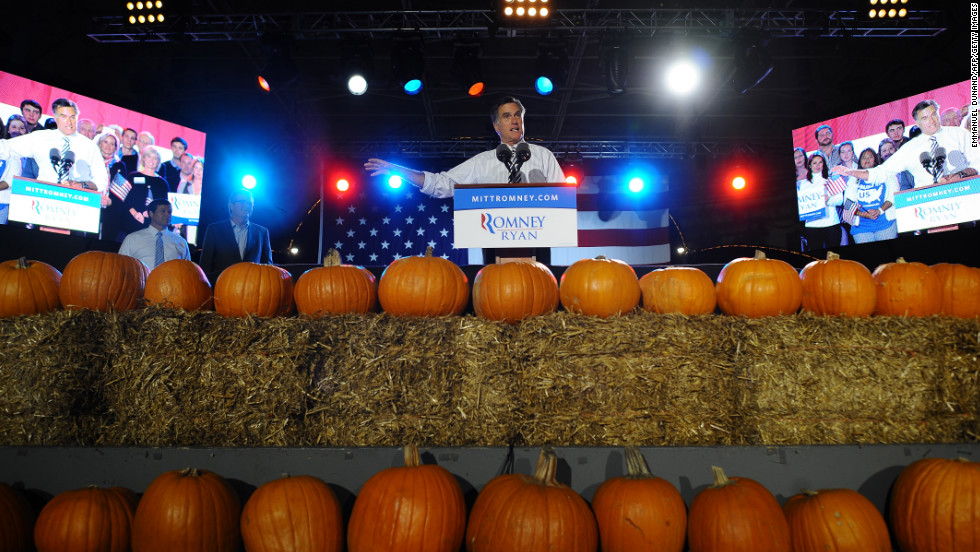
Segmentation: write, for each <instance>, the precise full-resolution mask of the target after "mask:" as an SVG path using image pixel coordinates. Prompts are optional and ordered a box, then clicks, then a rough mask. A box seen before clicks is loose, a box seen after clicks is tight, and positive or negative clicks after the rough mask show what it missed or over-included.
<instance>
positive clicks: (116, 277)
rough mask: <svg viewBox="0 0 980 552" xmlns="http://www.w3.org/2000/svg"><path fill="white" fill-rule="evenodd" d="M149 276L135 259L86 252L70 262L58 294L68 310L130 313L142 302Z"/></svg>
mask: <svg viewBox="0 0 980 552" xmlns="http://www.w3.org/2000/svg"><path fill="white" fill-rule="evenodd" d="M149 273H150V271H149V270H148V269H147V268H146V265H144V264H143V263H141V262H140V261H139V260H137V259H134V258H133V257H128V256H126V255H120V254H118V253H106V252H103V251H86V252H85V253H81V254H79V255H77V256H76V257H75V258H74V259H72V260H71V261H68V265H67V266H65V273H64V274H63V275H62V277H61V285H60V286H59V288H58V294H59V296H60V297H61V304H62V305H64V307H65V308H68V309H74V308H84V309H92V310H97V311H104V312H107V311H109V310H117V311H125V310H131V309H134V308H136V307H137V306H139V304H140V303H141V302H142V301H143V290H144V288H145V286H146V277H147V276H148V275H149Z"/></svg>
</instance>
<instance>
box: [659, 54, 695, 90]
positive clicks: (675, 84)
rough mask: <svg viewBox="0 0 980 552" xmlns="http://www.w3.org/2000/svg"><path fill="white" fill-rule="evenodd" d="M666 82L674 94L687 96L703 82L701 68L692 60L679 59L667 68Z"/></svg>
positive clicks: (668, 88)
mask: <svg viewBox="0 0 980 552" xmlns="http://www.w3.org/2000/svg"><path fill="white" fill-rule="evenodd" d="M664 82H665V84H666V85H667V90H669V91H670V92H672V93H673V94H675V95H677V96H686V95H688V94H690V93H692V92H694V91H695V90H696V89H697V87H698V85H699V84H701V69H699V68H698V66H697V65H695V64H694V63H692V62H690V61H678V62H676V63H674V64H673V65H672V66H670V68H668V69H667V74H666V77H665V81H664Z"/></svg>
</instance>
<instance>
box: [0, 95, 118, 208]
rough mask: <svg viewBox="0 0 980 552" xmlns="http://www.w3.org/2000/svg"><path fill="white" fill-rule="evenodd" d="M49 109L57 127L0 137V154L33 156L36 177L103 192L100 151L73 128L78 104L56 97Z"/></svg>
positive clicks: (104, 174) (105, 184)
mask: <svg viewBox="0 0 980 552" xmlns="http://www.w3.org/2000/svg"><path fill="white" fill-rule="evenodd" d="M51 111H52V112H54V120H55V123H56V124H57V126H58V128H56V129H50V130H38V131H35V132H31V133H29V134H24V135H23V136H18V137H16V138H11V139H9V140H0V157H3V156H5V155H10V154H13V155H16V156H19V157H30V158H32V159H34V161H35V162H36V163H37V166H38V175H37V179H38V180H40V181H42V182H50V183H56V184H64V185H67V186H71V187H73V188H83V189H89V190H98V191H100V192H104V191H105V190H106V189H107V188H108V187H109V173H108V171H106V168H105V162H104V161H103V159H102V153H101V152H100V151H99V147H98V146H97V145H96V144H95V142H93V141H92V140H89V139H88V138H86V137H85V136H83V135H81V134H79V133H77V132H75V131H76V129H77V126H78V106H77V105H75V102H73V101H71V100H69V99H66V98H58V99H57V100H55V101H54V103H53V104H52V105H51Z"/></svg>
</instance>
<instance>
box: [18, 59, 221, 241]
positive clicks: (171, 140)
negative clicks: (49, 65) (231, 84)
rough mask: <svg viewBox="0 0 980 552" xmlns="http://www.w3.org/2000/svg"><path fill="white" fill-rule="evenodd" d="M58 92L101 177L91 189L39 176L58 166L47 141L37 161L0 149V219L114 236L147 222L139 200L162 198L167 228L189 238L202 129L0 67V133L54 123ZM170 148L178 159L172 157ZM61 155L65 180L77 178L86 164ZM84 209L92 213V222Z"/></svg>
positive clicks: (196, 213) (200, 182)
mask: <svg viewBox="0 0 980 552" xmlns="http://www.w3.org/2000/svg"><path fill="white" fill-rule="evenodd" d="M59 98H66V99H68V100H71V101H73V102H74V103H75V104H76V105H77V106H78V119H77V131H76V134H78V135H81V136H85V137H86V138H88V139H90V140H92V141H93V142H95V144H96V145H97V147H98V150H99V153H100V155H101V159H100V160H99V161H101V162H102V163H104V164H105V168H106V172H107V173H108V176H109V179H108V184H107V185H106V186H105V189H104V190H101V191H100V192H98V193H76V191H74V190H72V189H70V188H64V187H63V186H60V185H59V184H58V183H56V182H50V181H49V180H51V179H50V178H49V179H44V178H41V177H42V176H45V174H47V175H50V174H52V173H51V171H47V173H45V171H44V170H42V167H41V166H39V165H44V164H47V163H50V164H51V165H52V167H58V168H64V167H65V166H66V164H65V162H64V160H63V159H61V157H60V153H58V152H56V151H54V148H52V151H51V152H50V155H51V159H50V161H49V160H48V159H47V156H44V158H43V159H41V160H40V161H39V160H38V159H37V157H36V156H35V157H33V158H32V157H30V156H25V157H21V156H17V155H14V154H10V155H7V156H6V158H4V156H3V155H2V154H0V181H2V182H4V183H5V184H6V185H4V184H0V188H3V189H0V224H9V225H20V226H26V227H28V228H35V229H37V230H39V231H49V232H57V233H62V234H69V233H84V235H86V236H97V237H98V238H100V239H103V240H109V241H115V242H121V241H122V240H123V238H125V236H126V235H127V234H129V233H131V232H134V231H136V230H139V229H141V228H145V227H146V226H148V225H149V222H150V221H149V216H148V214H147V212H146V206H147V205H148V204H149V202H150V201H152V200H153V199H169V200H170V203H171V204H172V205H173V219H172V221H171V224H173V227H174V231H177V232H179V233H180V234H181V235H182V236H184V237H185V238H186V239H187V241H188V242H190V243H197V234H198V232H197V228H198V224H199V220H200V208H201V192H202V190H203V187H204V167H205V154H204V152H205V138H206V136H205V133H204V132H201V131H199V130H194V129H192V128H188V127H185V126H181V125H178V124H175V123H171V122H168V121H164V120H161V119H157V118H155V117H151V116H149V115H146V114H143V113H138V112H136V111H132V110H129V109H125V108H122V107H119V106H116V105H112V104H110V103H107V102H103V101H100V100H96V99H93V98H89V97H86V96H83V95H81V94H76V93H74V92H71V91H69V90H64V89H62V88H57V87H55V86H51V85H48V84H44V83H40V82H37V81H33V80H30V79H26V78H23V77H19V76H17V75H12V74H10V73H5V72H3V71H0V117H2V122H3V136H2V137H3V138H7V139H11V140H15V139H16V137H18V136H21V135H23V134H25V133H29V132H34V131H36V130H43V129H45V128H56V122H55V119H54V114H53V113H52V111H53V110H52V104H53V103H54V101H55V100H57V99H59ZM177 138H179V139H180V140H177ZM184 144H186V147H185V146H184ZM175 153H176V154H179V158H176V159H175ZM56 154H57V155H56ZM69 158H70V159H71V161H72V163H73V164H74V168H72V163H69V164H68V165H67V167H68V168H67V170H68V171H73V172H72V176H71V178H69V179H71V180H82V181H84V178H85V176H84V173H85V172H86V170H90V169H86V167H87V166H88V165H87V164H86V165H83V162H82V160H80V159H79V160H77V161H76V160H75V153H74V152H69V155H66V156H65V159H69ZM43 168H44V169H48V168H49V167H43ZM79 171H81V172H82V173H83V174H82V176H79ZM87 196H93V197H94V199H95V202H94V206H95V207H96V209H93V208H91V207H89V205H92V204H93V201H92V200H91V199H89V198H87ZM79 209H80V210H79ZM88 211H92V212H93V216H94V218H95V222H93V221H92V218H93V216H89V215H88V214H87V213H88ZM66 213H68V214H67V215H66ZM95 215H97V216H95Z"/></svg>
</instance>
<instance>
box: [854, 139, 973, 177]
mask: <svg viewBox="0 0 980 552" xmlns="http://www.w3.org/2000/svg"><path fill="white" fill-rule="evenodd" d="M932 136H935V137H936V142H937V143H938V144H939V147H942V148H946V174H953V173H957V172H959V171H962V170H963V169H965V168H967V167H972V168H974V169H978V170H980V148H974V147H973V146H972V145H971V144H970V133H969V132H968V131H967V130H965V129H962V128H960V127H948V126H944V127H939V130H938V131H937V132H936V133H935V134H933V135H932ZM932 136H927V135H926V134H924V133H923V134H920V135H918V136H916V137H915V138H913V139H911V140H909V141H908V142H906V143H905V144H903V145H902V147H901V148H899V150H898V151H896V152H895V153H894V155H892V156H891V157H889V158H888V159H887V160H886V161H885V162H884V163H882V164H881V165H878V166H877V167H873V168H871V169H868V182H871V183H873V184H882V183H884V182H885V181H886V180H887V179H888V177H889V176H895V175H897V174H898V173H900V172H902V171H909V172H910V173H911V174H912V177H913V178H914V179H915V187H916V188H920V187H922V186H930V185H932V184H933V178H932V175H931V174H929V171H927V170H926V169H925V168H924V167H923V166H922V163H921V162H920V161H919V156H920V155H921V154H922V152H931V150H932Z"/></svg>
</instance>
